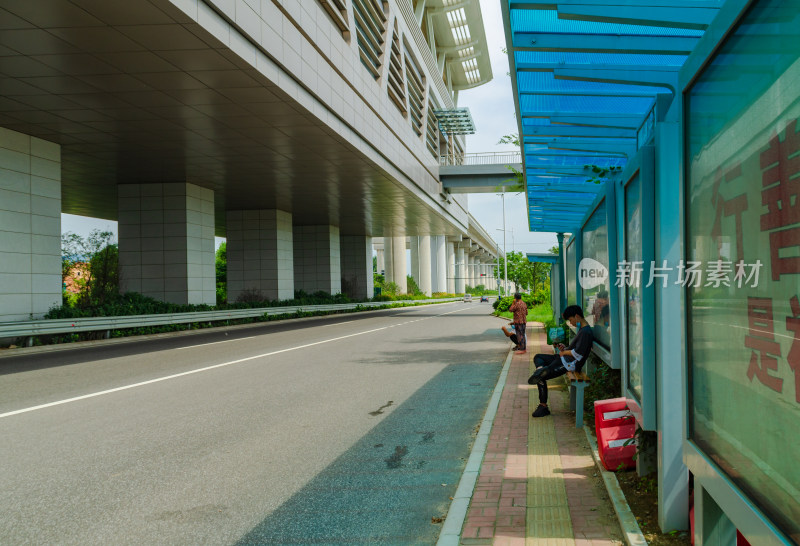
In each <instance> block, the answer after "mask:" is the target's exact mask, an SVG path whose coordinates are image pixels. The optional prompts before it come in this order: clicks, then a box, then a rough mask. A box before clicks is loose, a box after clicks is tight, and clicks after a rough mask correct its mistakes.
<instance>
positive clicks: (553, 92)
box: [520, 89, 658, 98]
mask: <svg viewBox="0 0 800 546" xmlns="http://www.w3.org/2000/svg"><path fill="white" fill-rule="evenodd" d="M656 93H658V90H656V89H654V90H653V91H652V92H650V93H648V92H644V91H588V90H577V89H576V90H572V89H569V90H567V89H536V90H528V91H522V92H520V96H524V95H529V96H561V97H639V98H645V97H652V96H653V95H655V94H656Z"/></svg>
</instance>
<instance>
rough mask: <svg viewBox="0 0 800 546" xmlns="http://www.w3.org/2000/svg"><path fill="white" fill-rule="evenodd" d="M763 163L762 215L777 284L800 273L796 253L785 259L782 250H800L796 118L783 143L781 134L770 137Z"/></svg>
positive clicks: (799, 141)
mask: <svg viewBox="0 0 800 546" xmlns="http://www.w3.org/2000/svg"><path fill="white" fill-rule="evenodd" d="M759 160H760V164H761V169H762V173H761V185H762V188H763V189H762V191H761V204H762V205H765V206H766V207H767V212H766V213H764V214H762V215H761V231H769V232H770V234H769V248H770V263H771V266H772V280H774V281H777V280H780V278H781V275H787V274H798V273H800V256H797V253H796V252H794V253H792V254H793V255H791V256H781V250H784V249H790V248H795V247H800V225H798V224H800V197H799V196H800V176H797V175H800V134H798V133H797V120H796V119H795V120H792V121H790V122H789V123H788V124H787V125H786V130H785V131H784V138H783V140H781V138H780V135H774V136H773V137H772V138H770V140H769V147H768V148H767V149H766V150H765V151H763V152H761V155H760V156H759ZM790 226H792V227H790ZM784 228H788V229H784ZM775 230H780V231H775Z"/></svg>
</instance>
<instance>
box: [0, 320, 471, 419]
mask: <svg viewBox="0 0 800 546" xmlns="http://www.w3.org/2000/svg"><path fill="white" fill-rule="evenodd" d="M466 309H469V307H464V308H462V309H456V310H455V311H448V312H447V313H442V314H440V315H434V316H432V317H425V318H422V319H418V320H430V319H434V318H439V317H442V316H444V315H450V314H452V313H458V312H461V311H464V310H466ZM410 322H417V320H414V321H407V322H400V323H398V324H390V325H389V326H382V327H380V328H373V329H372V330H365V331H363V332H357V333H355V334H348V335H346V336H339V337H334V338H331V339H325V340H323V341H315V342H314V343H306V344H304V345H298V346H297V347H289V348H288V349H279V350H277V351H271V352H269V353H263V354H260V355H255V356H248V357H246V358H239V359H237V360H231V361H230V362H223V363H221V364H214V365H213V366H206V367H204V368H198V369H196V370H189V371H188V372H181V373H176V374H172V375H167V376H164V377H158V378H156V379H150V380H148V381H141V382H139V383H133V384H131V385H125V386H123V387H116V388H113V389H108V390H104V391H99V392H94V393H91V394H84V395H82V396H75V397H73V398H67V399H65V400H58V401H56V402H49V403H47V404H40V405H38V406H31V407H29V408H23V409H19V410H14V411H9V412H6V413H0V419H3V418H6V417H12V416H14V415H20V414H22V413H29V412H32V411H37V410H41V409H46V408H52V407H54V406H61V405H64V404H69V403H72V402H79V401H81V400H87V399H89V398H96V397H98V396H103V395H106V394H112V393H115V392H121V391H126V390H128V389H134V388H137V387H144V386H145V385H152V384H153V383H160V382H161V381H168V380H170V379H177V378H178V377H184V376H187V375H193V374H196V373H200V372H207V371H209V370H215V369H217V368H224V367H225V366H232V365H233V364H239V363H242V362H247V361H249V360H255V359H257V358H266V357H268V356H273V355H277V354H281V353H288V352H290V351H297V350H299V349H306V348H308V347H313V346H315V345H322V344H324V343H331V342H332V341H339V340H342V339H347V338H351V337H356V336H363V335H365V334H371V333H373V332H379V331H381V330H388V329H389V328H395V327H397V326H404V325H406V324H409V323H410Z"/></svg>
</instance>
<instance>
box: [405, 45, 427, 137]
mask: <svg viewBox="0 0 800 546" xmlns="http://www.w3.org/2000/svg"><path fill="white" fill-rule="evenodd" d="M404 45H405V44H404ZM405 58H406V89H407V91H408V111H409V112H410V114H411V115H410V116H409V117H410V118H411V127H412V128H413V129H414V132H416V133H417V134H418V135H420V136H422V124H423V122H424V118H423V115H424V109H425V73H424V72H422V69H421V68H420V67H419V63H417V60H416V59H415V58H414V56H413V55H412V54H411V52H410V51H409V50H408V47H407V46H406V48H405Z"/></svg>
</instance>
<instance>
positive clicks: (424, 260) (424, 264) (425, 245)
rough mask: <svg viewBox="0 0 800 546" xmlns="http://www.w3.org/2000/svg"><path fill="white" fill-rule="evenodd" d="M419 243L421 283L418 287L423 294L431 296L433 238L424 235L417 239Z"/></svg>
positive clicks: (419, 282)
mask: <svg viewBox="0 0 800 546" xmlns="http://www.w3.org/2000/svg"><path fill="white" fill-rule="evenodd" d="M417 239H418V241H419V281H418V282H417V285H418V286H419V289H420V290H422V293H423V294H425V295H426V296H430V295H431V294H432V293H433V291H432V290H431V237H430V235H423V236H421V237H417Z"/></svg>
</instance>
